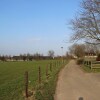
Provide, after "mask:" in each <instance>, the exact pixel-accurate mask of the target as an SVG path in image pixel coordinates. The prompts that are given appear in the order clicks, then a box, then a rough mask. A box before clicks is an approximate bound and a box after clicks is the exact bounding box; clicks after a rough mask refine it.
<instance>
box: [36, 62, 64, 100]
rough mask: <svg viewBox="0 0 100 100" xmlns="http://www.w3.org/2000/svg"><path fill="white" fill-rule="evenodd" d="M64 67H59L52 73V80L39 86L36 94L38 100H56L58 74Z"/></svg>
mask: <svg viewBox="0 0 100 100" xmlns="http://www.w3.org/2000/svg"><path fill="white" fill-rule="evenodd" d="M64 65H65V64H64ZM64 65H61V66H58V68H57V69H55V70H54V72H53V73H52V76H51V77H50V79H48V80H46V81H45V82H44V83H43V84H42V85H39V86H38V88H37V89H36V93H35V99H36V100H54V94H55V90H56V84H57V79H58V73H59V71H60V70H61V69H62V68H63V67H64Z"/></svg>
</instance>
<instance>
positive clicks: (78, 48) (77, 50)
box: [69, 44, 85, 58]
mask: <svg viewBox="0 0 100 100" xmlns="http://www.w3.org/2000/svg"><path fill="white" fill-rule="evenodd" d="M69 52H70V54H72V55H75V56H77V57H78V58H79V57H83V56H84V55H85V45H84V44H73V45H72V46H70V47H69Z"/></svg>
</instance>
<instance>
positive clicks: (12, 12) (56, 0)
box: [0, 0, 81, 55]
mask: <svg viewBox="0 0 100 100" xmlns="http://www.w3.org/2000/svg"><path fill="white" fill-rule="evenodd" d="M80 1H81V0H0V54H1V55H3V54H5V55H6V54H7V55H18V54H23V53H31V54H34V53H36V52H38V53H42V54H44V55H46V54H47V52H48V50H54V51H55V55H62V50H61V47H62V46H63V47H64V49H63V54H65V52H66V51H67V48H68V46H69V45H70V43H65V40H66V41H68V40H69V37H70V35H71V34H72V32H71V30H70V29H69V28H68V27H69V26H68V25H67V24H68V23H69V21H70V19H72V18H73V17H74V16H75V14H76V12H77V10H78V9H79V4H80Z"/></svg>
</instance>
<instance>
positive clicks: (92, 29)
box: [71, 0, 100, 44]
mask: <svg viewBox="0 0 100 100" xmlns="http://www.w3.org/2000/svg"><path fill="white" fill-rule="evenodd" d="M71 26H72V30H73V31H74V35H73V36H72V37H71V40H80V39H84V41H85V42H87V43H90V44H100V0H83V1H82V2H81V11H79V13H78V16H77V17H76V18H74V19H73V20H71Z"/></svg>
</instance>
